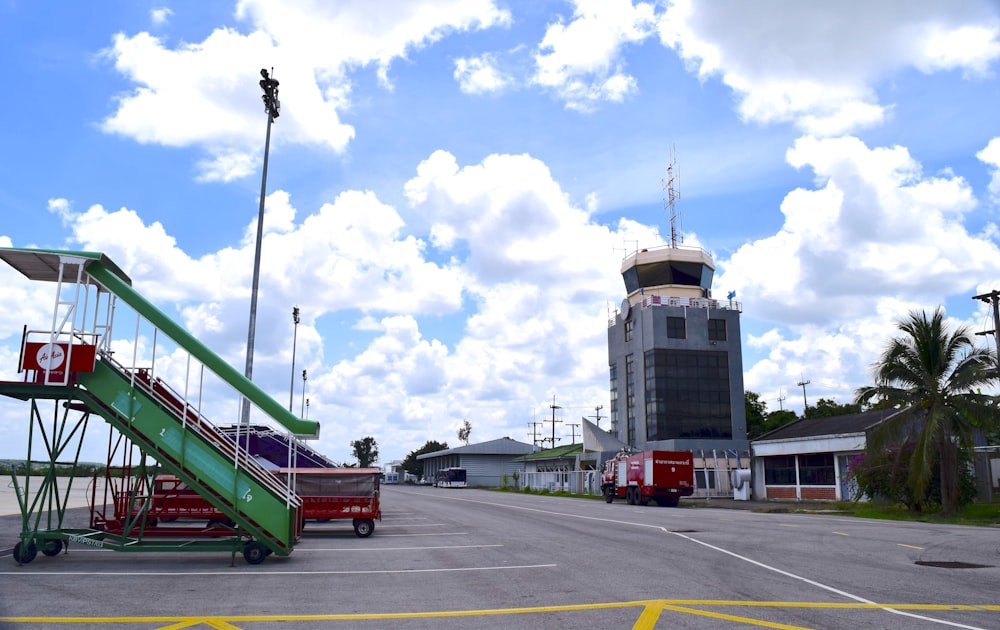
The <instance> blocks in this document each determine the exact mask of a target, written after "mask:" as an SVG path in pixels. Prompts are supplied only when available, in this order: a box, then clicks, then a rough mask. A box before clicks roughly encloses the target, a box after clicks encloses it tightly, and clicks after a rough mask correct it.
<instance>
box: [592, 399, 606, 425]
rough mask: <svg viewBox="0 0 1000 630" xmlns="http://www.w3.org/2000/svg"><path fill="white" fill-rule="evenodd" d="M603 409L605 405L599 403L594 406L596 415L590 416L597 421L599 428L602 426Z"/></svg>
mask: <svg viewBox="0 0 1000 630" xmlns="http://www.w3.org/2000/svg"><path fill="white" fill-rule="evenodd" d="M601 409H604V405H597V406H596V407H594V415H592V416H590V417H591V418H594V419H595V420H596V421H597V428H598V429H600V428H601Z"/></svg>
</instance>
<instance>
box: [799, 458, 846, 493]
mask: <svg viewBox="0 0 1000 630" xmlns="http://www.w3.org/2000/svg"><path fill="white" fill-rule="evenodd" d="M836 483H837V476H836V473H835V472H834V470H833V453H810V454H809V455H799V484H801V485H803V486H832V485H835V484H836Z"/></svg>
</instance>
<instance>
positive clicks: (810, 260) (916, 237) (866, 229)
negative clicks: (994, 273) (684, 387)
mask: <svg viewBox="0 0 1000 630" xmlns="http://www.w3.org/2000/svg"><path fill="white" fill-rule="evenodd" d="M788 161H789V163H790V164H791V165H792V166H794V167H796V168H804V167H808V168H811V169H812V170H813V171H814V173H815V175H816V180H817V187H816V189H814V190H805V189H798V190H795V191H792V192H790V193H789V194H788V195H786V197H785V199H784V201H783V203H782V205H781V211H782V213H783V214H784V215H785V223H784V226H783V227H782V228H781V230H780V231H779V232H778V233H777V234H775V235H774V236H771V237H768V238H766V239H762V240H759V241H756V242H753V243H748V244H746V245H744V246H742V247H741V248H739V249H738V250H737V251H736V252H735V253H734V254H733V255H732V257H731V258H730V259H729V260H727V261H721V262H720V268H721V269H722V270H723V273H722V275H721V276H720V278H719V279H718V282H717V284H718V286H723V287H727V288H736V289H737V290H738V291H739V294H740V295H741V296H743V298H742V299H743V301H744V303H747V304H748V305H750V306H751V308H752V309H753V311H754V312H755V314H757V315H759V316H761V317H763V318H765V319H769V320H773V321H780V320H784V321H789V322H793V321H802V322H805V321H813V322H821V321H824V320H825V319H830V320H833V319H844V318H845V317H846V318H854V317H862V316H868V315H871V314H872V312H873V309H874V304H875V298H877V297H879V296H893V295H903V294H906V295H908V296H911V297H914V296H920V297H921V298H922V299H923V300H928V301H932V302H939V301H940V300H941V299H942V298H943V297H944V296H946V295H950V294H953V293H956V292H961V291H967V290H968V289H969V288H971V285H972V283H973V282H974V278H975V277H976V274H977V273H979V274H984V273H989V271H990V270H991V269H994V268H996V267H997V265H1000V250H998V248H997V246H996V245H995V244H994V243H993V242H992V241H989V240H986V239H983V238H981V237H978V236H975V235H970V234H969V233H968V232H967V231H966V230H965V228H964V227H963V225H962V219H963V216H964V214H965V213H967V212H969V211H970V210H972V209H973V208H975V205H976V201H975V199H974V197H973V195H972V191H971V189H970V188H969V186H968V184H967V183H966V182H965V181H964V180H963V179H961V178H959V177H955V176H950V177H928V176H925V175H923V174H922V173H921V170H920V165H919V164H918V163H916V162H915V161H914V160H913V159H912V158H911V157H910V155H909V153H908V152H907V151H906V150H905V149H903V148H901V147H895V148H891V149H885V148H874V149H871V148H868V147H867V146H865V145H864V144H863V143H862V142H861V141H860V140H858V139H856V138H839V139H828V140H818V139H815V138H801V139H799V140H798V141H797V142H796V143H795V146H794V147H793V148H792V149H790V150H789V152H788Z"/></svg>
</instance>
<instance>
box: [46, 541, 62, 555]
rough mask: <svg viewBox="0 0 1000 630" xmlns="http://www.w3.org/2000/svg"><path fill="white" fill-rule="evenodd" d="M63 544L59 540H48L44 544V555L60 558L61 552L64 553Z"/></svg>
mask: <svg viewBox="0 0 1000 630" xmlns="http://www.w3.org/2000/svg"><path fill="white" fill-rule="evenodd" d="M62 548H63V543H62V541H61V540H59V539H58V538H57V539H55V540H46V541H45V542H43V543H42V553H44V554H45V555H47V556H49V557H50V558H51V557H52V556H58V555H59V552H60V551H62Z"/></svg>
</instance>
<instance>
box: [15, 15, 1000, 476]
mask: <svg viewBox="0 0 1000 630" xmlns="http://www.w3.org/2000/svg"><path fill="white" fill-rule="evenodd" d="M373 6H374V5H372V4H371V3H365V2H332V1H331V2H324V3H316V2H305V1H302V2H298V1H283V2H276V1H270V0H248V1H244V2H237V3H230V4H225V3H170V2H156V3H145V2H103V3H98V4H88V5H86V6H83V5H81V6H76V5H74V4H72V3H69V4H67V3H58V4H56V3H51V2H44V1H43V2H30V3H29V2H19V1H8V2H4V3H3V4H2V5H0V54H2V56H3V58H4V59H5V60H6V64H5V68H4V71H5V79H6V87H7V93H6V94H5V97H6V98H5V102H6V104H7V107H6V108H5V110H6V114H7V115H6V117H5V126H4V127H5V129H4V131H5V133H4V138H5V147H4V148H5V150H4V156H5V157H4V159H3V165H4V168H3V172H4V176H3V177H2V178H0V245H3V246H13V247H33V246H38V247H47V248H66V249H83V250H93V251H102V252H105V253H107V254H108V255H109V256H110V257H111V258H112V259H113V260H114V261H115V262H117V263H118V264H119V265H120V266H121V267H122V268H123V269H124V270H125V271H126V272H127V273H128V274H129V275H130V276H131V277H132V279H133V282H134V285H135V286H136V287H137V288H138V289H139V290H140V291H141V292H142V293H143V294H144V295H145V296H147V297H148V298H149V299H150V300H151V301H153V302H154V303H155V304H157V305H158V306H159V307H160V308H161V309H162V310H164V311H165V312H167V313H168V314H170V315H171V316H173V317H175V318H176V319H177V320H178V321H181V322H182V323H183V324H184V325H185V326H187V327H188V328H189V329H190V330H191V331H192V332H193V333H194V334H195V335H196V336H198V337H199V338H200V339H202V340H203V341H204V342H205V343H206V344H207V345H208V346H209V347H210V348H212V349H213V350H215V351H216V352H217V353H219V354H220V355H222V356H223V357H224V358H226V359H227V360H228V361H230V362H231V363H232V364H233V365H234V366H237V367H242V366H243V364H244V355H243V352H244V351H245V341H246V331H247V318H248V313H249V294H250V284H251V275H252V263H253V255H254V234H255V229H256V220H257V209H258V203H259V194H260V184H261V166H262V157H263V148H264V135H265V130H266V120H267V119H266V115H265V113H264V111H263V108H262V104H261V100H260V89H259V87H258V84H257V82H258V80H259V78H260V77H259V71H260V69H261V68H268V69H271V68H273V72H274V76H275V78H277V79H278V80H279V81H280V83H281V85H280V100H281V115H280V117H279V118H278V119H277V120H276V122H275V124H274V126H273V128H272V136H271V150H270V162H269V170H268V179H267V192H268V194H267V199H266V215H265V219H264V229H265V233H266V236H265V240H264V247H263V251H262V280H261V287H260V297H259V300H260V303H259V305H258V320H257V331H258V336H257V341H256V349H255V369H254V380H255V382H257V383H258V384H259V385H261V386H262V387H264V388H265V389H266V390H267V391H269V392H272V394H273V395H274V397H275V398H276V399H277V400H279V401H281V400H285V399H287V397H288V395H289V385H290V380H291V372H290V366H291V345H292V343H291V342H292V335H293V326H292V321H291V309H292V306H294V305H298V306H299V307H300V309H301V312H302V324H301V325H300V326H299V329H298V333H297V340H298V342H297V346H296V366H297V367H298V368H307V369H308V371H309V379H308V383H307V392H306V396H307V397H308V398H309V400H310V412H309V416H310V418H311V419H317V420H319V421H320V422H321V423H322V425H323V429H322V438H321V440H320V442H319V443H318V444H317V445H316V446H317V448H319V449H320V450H322V451H323V452H324V453H325V454H327V455H329V456H330V457H332V458H334V459H337V460H347V459H350V446H349V443H350V441H351V440H354V439H358V438H361V437H364V436H366V435H372V436H374V437H375V438H376V439H377V441H378V443H379V445H380V452H381V455H382V457H381V459H382V460H383V461H389V460H392V459H400V458H402V457H404V456H405V455H406V454H407V453H408V452H409V451H411V450H413V449H415V448H418V447H420V446H421V445H422V444H423V443H424V442H425V441H426V440H428V439H434V440H438V441H447V442H448V443H449V444H452V445H455V444H457V443H458V440H457V437H456V432H457V429H458V428H459V427H460V426H461V424H462V421H463V420H465V419H468V420H469V421H470V422H471V423H472V426H473V432H472V439H473V440H474V441H482V440H487V439H492V438H497V437H502V436H509V437H512V438H514V439H519V440H522V441H530V438H529V437H528V432H529V426H528V425H529V423H530V422H532V421H533V420H536V419H544V418H548V417H550V416H549V414H550V410H549V407H548V405H550V404H551V402H552V400H553V397H555V400H556V402H557V404H559V405H560V406H562V407H563V409H562V410H560V414H561V416H560V417H561V419H563V420H564V424H562V425H559V428H558V432H559V434H561V435H565V436H566V438H567V441H568V438H569V437H570V431H571V429H570V428H569V427H568V424H569V423H572V422H577V421H578V418H579V417H580V416H583V415H593V413H594V408H595V407H596V406H598V405H602V406H603V412H602V413H603V414H606V413H607V409H608V392H607V389H608V386H607V384H608V375H607V347H606V343H607V319H608V315H609V312H610V311H613V309H614V308H615V307H616V305H618V304H619V303H620V302H621V299H622V298H623V297H624V288H623V284H622V282H621V278H620V276H619V275H618V272H619V265H620V262H621V259H622V258H623V257H624V255H625V254H626V253H627V251H628V250H630V249H634V248H635V247H645V246H650V245H655V244H658V243H660V242H662V240H663V236H661V235H668V234H669V230H670V228H669V224H668V216H667V214H666V212H665V211H664V197H665V193H664V191H663V190H662V184H663V182H664V180H665V178H666V170H667V167H668V165H669V164H670V156H671V152H672V151H673V152H674V155H675V159H676V172H677V173H678V175H679V179H678V190H679V192H680V200H679V202H678V204H677V209H678V211H679V212H680V216H681V225H682V234H683V237H684V243H685V244H686V245H694V246H701V247H704V248H705V249H707V250H709V251H711V252H712V253H713V255H714V257H715V261H716V264H717V267H718V269H717V273H716V277H715V287H714V291H715V294H716V295H725V294H727V293H728V292H729V291H736V293H737V299H738V300H739V301H740V302H741V303H742V307H743V320H742V323H743V347H744V373H745V377H744V380H745V385H746V387H747V388H748V389H750V390H753V391H756V392H759V393H760V394H761V395H762V397H763V398H764V400H765V401H766V402H767V403H768V405H769V408H770V409H777V408H778V407H779V404H780V406H783V407H784V408H791V409H794V410H796V411H801V409H802V402H803V401H802V396H801V391H800V388H798V387H796V383H797V382H799V381H801V380H803V379H805V380H809V382H810V384H809V387H808V397H809V399H811V400H815V399H817V398H819V397H825V398H832V399H834V400H837V401H839V402H848V401H849V400H850V399H851V393H852V392H853V391H854V389H855V388H857V387H858V386H860V385H864V384H867V383H868V377H869V372H868V370H869V366H870V365H871V363H872V362H873V361H874V360H875V358H876V357H877V355H878V352H879V349H880V348H881V347H882V345H883V344H884V342H885V340H886V339H888V338H889V336H890V335H892V334H893V330H894V326H893V324H894V322H895V321H896V320H897V319H899V318H900V317H901V316H903V315H905V314H906V313H907V312H908V311H909V310H911V309H928V310H930V309H933V308H935V307H937V306H938V305H942V306H944V307H945V308H946V309H947V312H948V315H949V316H950V317H951V318H952V320H953V322H954V323H955V324H965V325H969V326H971V327H972V328H973V330H983V329H984V328H989V327H990V326H989V325H988V320H987V317H986V315H987V313H986V311H985V305H983V304H982V303H979V302H976V301H974V300H972V299H971V297H972V296H973V295H976V294H978V293H982V292H985V291H989V290H991V289H993V288H997V287H998V285H1000V272H998V270H1000V247H998V230H997V227H996V222H997V202H998V200H1000V175H998V172H1000V171H998V169H1000V140H998V139H997V138H1000V118H998V117H997V115H996V112H997V108H998V105H1000V88H998V83H997V81H996V72H997V69H998V58H1000V8H998V5H997V4H996V3H995V2H990V1H986V0H982V1H979V0H962V1H957V2H950V3H947V5H945V4H943V3H939V2H930V1H917V2H914V1H912V0H911V1H907V2H902V1H900V2H880V3H871V2H839V3H826V4H825V5H819V4H813V3H809V4H801V5H790V4H788V3H784V2H770V1H757V2H737V1H728V2H726V1H723V2H713V3H693V2H653V3H645V2H633V1H628V0H577V1H576V2H572V1H549V2H541V1H532V2H499V1H493V0H424V1H407V2H388V1H386V2H380V3H378V7H379V10H378V12H377V13H376V12H375V11H374V9H373V8H372V7H373ZM0 278H2V281H0V293H4V297H5V298H6V299H5V302H6V303H8V304H11V303H13V302H14V301H15V300H17V301H18V303H20V304H21V306H20V307H19V308H8V309H5V310H4V311H3V312H0V377H2V378H10V379H13V378H16V377H17V375H16V365H17V352H18V344H19V341H20V331H21V328H22V326H24V325H25V324H29V325H32V326H34V325H37V324H39V323H40V322H45V321H46V318H47V317H49V315H48V313H50V310H51V295H50V292H51V289H50V288H48V287H45V286H42V287H28V286H25V284H24V283H23V282H22V281H21V279H19V278H18V277H17V274H16V272H14V271H13V270H12V269H9V268H8V269H7V271H3V270H2V269H0ZM26 295H30V296H32V297H31V299H25V297H24V296H26ZM26 320H30V321H26ZM980 339H983V338H980ZM299 385H301V384H299ZM295 396H296V404H298V400H299V398H300V396H301V390H299V391H297V392H296V394H295ZM779 397H784V400H783V401H782V402H781V403H779ZM234 404H235V403H234ZM26 424H27V409H26V407H25V405H23V404H22V403H17V402H16V401H9V400H4V401H0V458H5V457H21V456H23V454H24V453H23V452H24V449H25V448H26V446H25V445H26V440H27V438H26V433H25V431H26ZM564 443H565V442H564ZM102 449H103V443H101V442H100V441H99V440H94V441H93V443H92V444H91V443H88V445H87V449H86V453H85V456H86V458H87V459H97V460H99V459H101V458H102V456H103V450H102Z"/></svg>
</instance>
